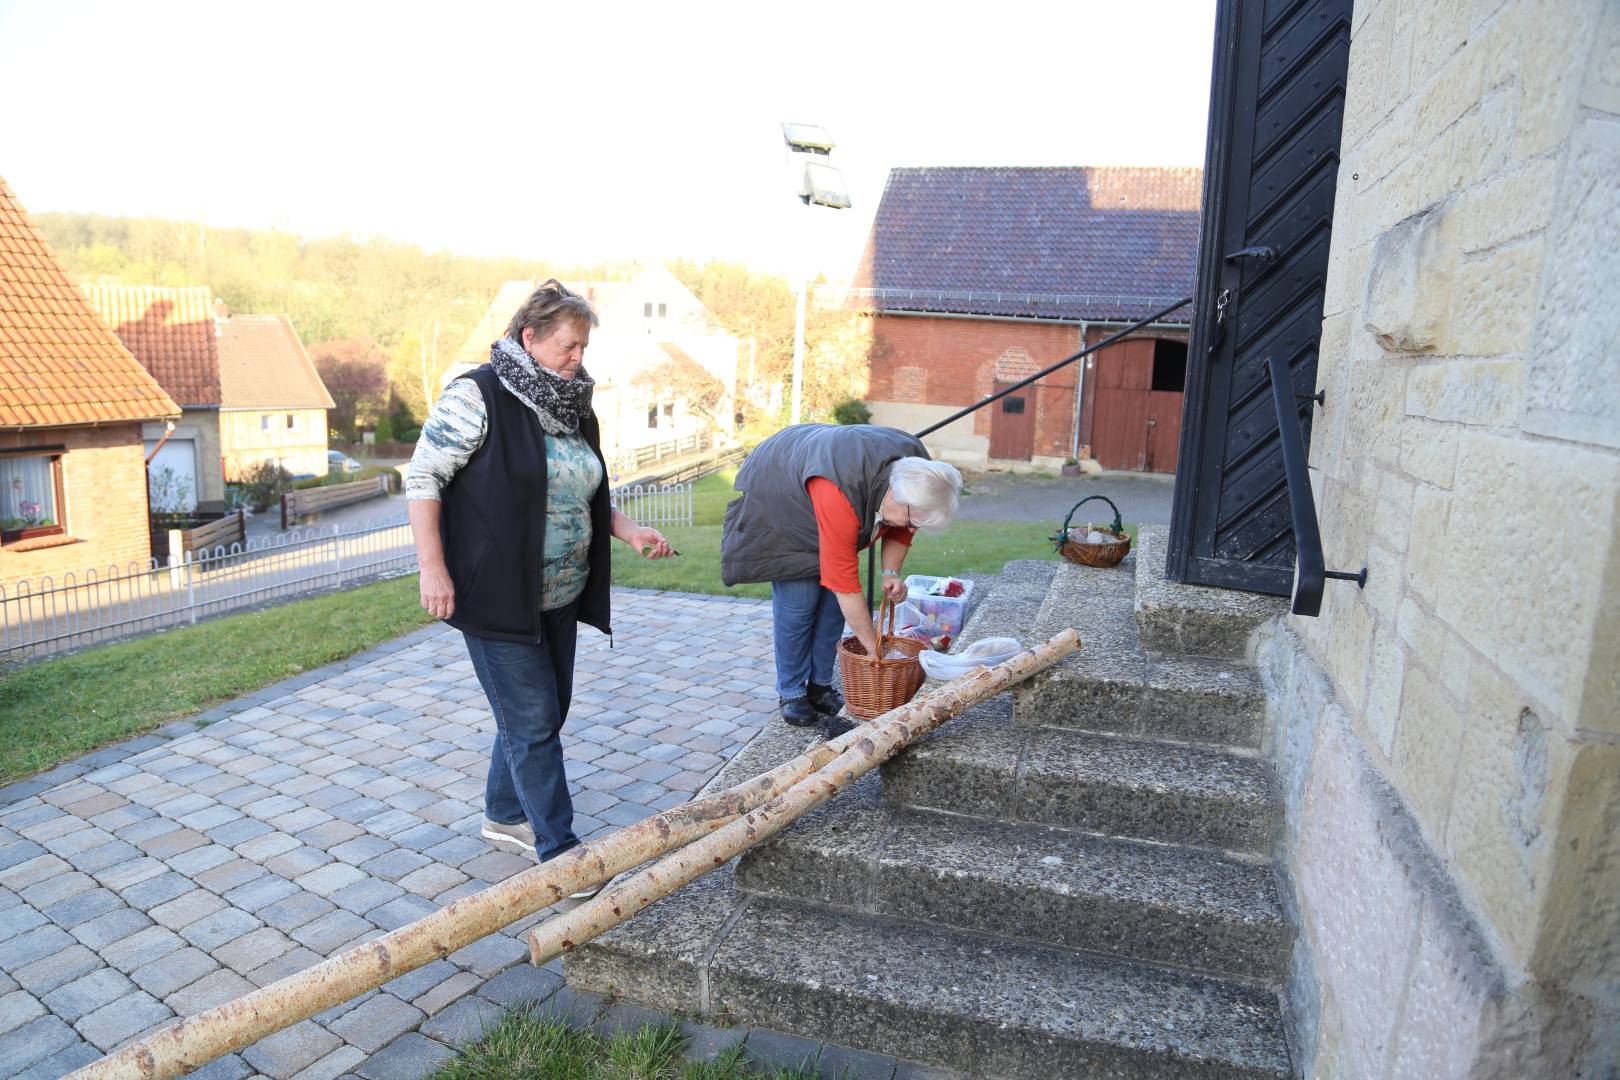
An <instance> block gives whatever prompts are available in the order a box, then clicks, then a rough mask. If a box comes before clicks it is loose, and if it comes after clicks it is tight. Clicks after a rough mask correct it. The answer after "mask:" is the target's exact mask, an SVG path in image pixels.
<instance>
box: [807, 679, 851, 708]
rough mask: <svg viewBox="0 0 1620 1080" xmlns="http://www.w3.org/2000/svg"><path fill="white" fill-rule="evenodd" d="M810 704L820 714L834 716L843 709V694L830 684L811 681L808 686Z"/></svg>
mask: <svg viewBox="0 0 1620 1080" xmlns="http://www.w3.org/2000/svg"><path fill="white" fill-rule="evenodd" d="M808 690H809V694H808V695H806V696H808V697H809V699H810V705H811V707H813V708H814V709H815V710H816V712H818V713H820V714H821V715H822V716H836V715H838V714H839V713H840V712H843V711H844V695H842V694H840V693H839V692H838V691H837V690H834V689H833V688H832V687H830V686H822V685H821V684H820V683H811V684H810V685H809V687H808Z"/></svg>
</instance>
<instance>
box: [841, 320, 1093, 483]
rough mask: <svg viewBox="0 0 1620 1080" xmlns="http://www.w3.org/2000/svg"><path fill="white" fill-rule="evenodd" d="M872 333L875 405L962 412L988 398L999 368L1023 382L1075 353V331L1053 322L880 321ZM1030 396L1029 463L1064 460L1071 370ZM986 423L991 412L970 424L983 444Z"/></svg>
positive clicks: (1070, 427)
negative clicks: (1031, 447)
mask: <svg viewBox="0 0 1620 1080" xmlns="http://www.w3.org/2000/svg"><path fill="white" fill-rule="evenodd" d="M873 334H874V338H875V342H876V345H875V348H874V350H873V351H874V353H875V355H877V356H878V357H879V359H877V360H875V361H874V362H873V364H872V380H871V387H870V390H869V392H868V400H869V401H871V402H873V403H874V405H881V404H886V403H893V404H897V405H931V406H941V407H954V408H960V407H962V406H964V405H971V404H972V403H973V402H975V401H977V400H978V399H980V398H982V397H984V396H985V395H987V394H990V393H993V392H994V390H995V383H996V377H997V374H998V369H999V372H1000V374H1002V375H1003V376H1008V375H1011V376H1014V377H1015V378H1023V377H1024V376H1026V375H1029V374H1033V373H1034V372H1035V371H1038V370H1040V369H1041V368H1043V367H1046V366H1048V365H1050V364H1054V363H1056V362H1057V361H1059V360H1061V359H1063V358H1064V357H1065V356H1069V355H1071V354H1073V353H1075V352H1078V351H1079V349H1080V328H1079V327H1078V326H1069V325H1061V324H1051V323H1022V322H1006V321H997V320H992V319H943V318H934V317H929V316H910V315H879V316H877V317H876V318H874V319H873ZM1033 390H1034V395H1033V407H1034V411H1035V446H1034V453H1035V456H1036V457H1037V458H1040V457H1057V458H1064V457H1067V456H1068V454H1069V446H1070V442H1071V440H1072V438H1073V433H1074V404H1075V402H1074V392H1075V372H1074V369H1073V367H1072V366H1071V367H1069V368H1066V369H1064V370H1063V371H1060V372H1057V373H1056V374H1053V375H1051V376H1049V377H1047V378H1045V379H1042V380H1041V381H1040V382H1038V383H1036V384H1035V386H1034V387H1033ZM878 411H879V414H880V415H881V412H882V410H881V409H879V410H878ZM990 423H991V419H990V410H989V409H985V410H981V411H980V412H979V413H977V414H976V415H975V416H974V417H973V419H972V431H973V434H975V435H978V436H981V437H984V438H988V437H989V435H990ZM963 426H964V427H966V424H965V423H964V425H963Z"/></svg>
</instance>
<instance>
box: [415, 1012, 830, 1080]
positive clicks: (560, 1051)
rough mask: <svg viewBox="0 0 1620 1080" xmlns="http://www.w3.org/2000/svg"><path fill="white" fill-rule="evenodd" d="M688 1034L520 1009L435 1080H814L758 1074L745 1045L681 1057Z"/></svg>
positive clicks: (788, 1073)
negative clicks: (586, 1026) (602, 1034)
mask: <svg viewBox="0 0 1620 1080" xmlns="http://www.w3.org/2000/svg"><path fill="white" fill-rule="evenodd" d="M685 1045H686V1038H685V1037H684V1036H683V1035H681V1033H680V1028H679V1027H677V1026H676V1025H674V1024H669V1025H667V1026H664V1027H656V1028H655V1027H644V1028H642V1029H641V1030H640V1031H637V1032H623V1033H620V1034H618V1035H615V1036H614V1037H613V1038H612V1039H611V1040H607V1041H604V1040H602V1039H601V1038H598V1037H597V1036H596V1035H594V1034H592V1033H591V1032H589V1031H582V1030H575V1029H572V1028H569V1027H568V1026H567V1025H566V1024H564V1023H563V1022H562V1021H561V1020H558V1019H557V1018H556V1017H554V1016H549V1015H547V1014H546V1013H545V1012H544V1011H543V1007H542V1008H541V1009H540V1010H537V1009H535V1008H533V1007H529V1008H523V1009H515V1010H513V1011H511V1012H509V1013H507V1014H506V1016H504V1017H503V1018H502V1019H501V1020H500V1022H499V1023H497V1024H496V1025H495V1026H494V1027H492V1028H490V1029H489V1030H488V1031H486V1032H485V1033H484V1037H483V1038H482V1039H480V1040H478V1041H477V1042H475V1043H469V1044H467V1045H466V1046H463V1047H462V1048H461V1049H460V1050H459V1051H458V1052H457V1054H456V1057H455V1058H454V1059H453V1060H452V1061H451V1062H450V1063H449V1064H447V1065H445V1066H444V1068H442V1069H440V1070H439V1071H438V1072H436V1073H434V1074H433V1077H432V1080H508V1078H521V1080H813V1078H814V1076H815V1075H816V1074H815V1073H811V1072H801V1071H799V1070H793V1069H776V1070H772V1071H768V1072H756V1071H752V1070H750V1069H749V1068H748V1066H747V1064H746V1062H745V1060H744V1058H743V1053H742V1048H741V1047H735V1048H733V1049H731V1050H728V1051H726V1052H725V1053H723V1054H721V1055H720V1056H719V1057H718V1058H716V1059H715V1060H714V1061H710V1062H692V1061H683V1060H681V1051H682V1050H683V1049H684V1048H685Z"/></svg>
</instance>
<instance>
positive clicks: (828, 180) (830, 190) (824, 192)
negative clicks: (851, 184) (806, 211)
mask: <svg viewBox="0 0 1620 1080" xmlns="http://www.w3.org/2000/svg"><path fill="white" fill-rule="evenodd" d="M799 198H800V199H802V200H803V201H804V202H805V204H806V205H813V206H830V207H832V208H833V209H834V210H848V209H849V208H850V201H849V188H848V187H847V186H845V184H844V174H843V173H842V172H841V171H840V170H838V169H837V168H835V167H833V166H831V165H823V164H822V163H821V162H818V161H817V162H810V163H808V164H806V165H805V167H804V186H803V187H802V188H801V189H800V190H799Z"/></svg>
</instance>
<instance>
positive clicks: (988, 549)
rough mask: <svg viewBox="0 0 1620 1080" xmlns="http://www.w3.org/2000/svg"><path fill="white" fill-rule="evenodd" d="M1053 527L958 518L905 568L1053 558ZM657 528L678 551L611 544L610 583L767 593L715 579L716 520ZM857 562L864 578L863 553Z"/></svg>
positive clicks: (973, 567)
mask: <svg viewBox="0 0 1620 1080" xmlns="http://www.w3.org/2000/svg"><path fill="white" fill-rule="evenodd" d="M1054 529H1055V526H1054V525H1051V524H1049V523H1046V522H1032V521H1029V522H1025V521H958V522H956V523H955V524H954V525H952V526H951V527H950V528H948V529H946V530H944V531H943V532H938V533H929V532H923V533H918V534H917V538H916V540H915V541H914V542H913V543H912V546H911V554H910V555H909V556H907V558H906V565H905V573H906V574H908V575H910V574H929V575H932V576H935V577H943V576H946V575H950V576H954V577H966V578H972V577H982V576H984V575H986V574H995V573H998V572H1000V570H1001V568H1002V566H1003V565H1005V564H1006V562H1007V561H1008V560H1009V559H1055V558H1057V553H1056V552H1055V551H1053V550H1052V542H1051V541H1050V540H1048V539H1047V537H1048V536H1050V535H1051V533H1052V531H1053V530H1054ZM1134 529H1135V526H1132V527H1131V530H1128V531H1131V534H1132V536H1133V537H1134V536H1135V532H1134ZM661 531H662V532H663V533H664V535H665V536H666V537H668V538H669V542H670V543H672V544H674V545H675V549H676V550H677V551H679V552H680V555H679V556H677V557H675V558H672V559H659V560H656V561H654V560H649V559H643V558H640V557H638V556H637V555H636V554H635V553H634V552H632V551H631V550H630V549H629V548H627V547H625V546H624V545H623V544H616V545H614V548H613V581H614V584H616V585H628V586H634V587H636V588H642V589H672V590H675V591H677V592H693V593H710V594H715V595H723V596H752V597H768V596H770V595H771V587H770V586H769V585H738V586H735V587H733V588H730V589H728V588H726V587H725V586H724V585H722V584H721V583H720V526H719V525H694V526H692V527H691V528H670V529H663V530H661ZM860 565H861V574H862V578H863V580H864V576H865V574H866V558H865V556H864V555H863V556H862V557H861V559H860Z"/></svg>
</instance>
